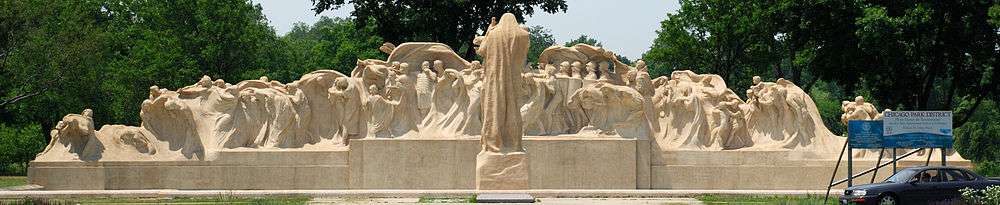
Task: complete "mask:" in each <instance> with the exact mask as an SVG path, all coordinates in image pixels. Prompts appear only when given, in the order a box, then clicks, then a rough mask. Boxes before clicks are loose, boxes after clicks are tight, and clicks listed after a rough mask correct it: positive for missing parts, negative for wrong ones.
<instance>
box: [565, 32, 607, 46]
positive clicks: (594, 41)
mask: <svg viewBox="0 0 1000 205" xmlns="http://www.w3.org/2000/svg"><path fill="white" fill-rule="evenodd" d="M581 43H582V44H587V45H592V46H597V47H601V46H604V45H601V42H598V41H597V39H593V38H591V37H589V36H587V35H580V37H577V38H576V39H573V40H571V41H568V42H566V43H565V44H563V45H564V46H566V47H570V46H574V45H576V44H581Z"/></svg>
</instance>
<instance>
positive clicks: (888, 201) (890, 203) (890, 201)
mask: <svg viewBox="0 0 1000 205" xmlns="http://www.w3.org/2000/svg"><path fill="white" fill-rule="evenodd" d="M898 203H899V200H896V197H895V196H892V195H882V196H881V197H879V198H878V204H879V205H896V204H898Z"/></svg>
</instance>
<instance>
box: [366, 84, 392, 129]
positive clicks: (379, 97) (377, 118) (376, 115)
mask: <svg viewBox="0 0 1000 205" xmlns="http://www.w3.org/2000/svg"><path fill="white" fill-rule="evenodd" d="M389 89H395V88H389ZM397 105H399V101H394V100H392V99H389V98H386V97H383V93H382V92H381V91H380V90H379V89H378V87H377V86H374V85H372V86H369V87H368V106H367V107H365V109H367V113H370V116H369V117H368V137H369V138H391V137H392V133H390V132H389V125H390V123H391V122H392V115H393V110H394V107H395V106H397Z"/></svg>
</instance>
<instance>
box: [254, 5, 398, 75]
mask: <svg viewBox="0 0 1000 205" xmlns="http://www.w3.org/2000/svg"><path fill="white" fill-rule="evenodd" d="M374 32H375V31H374V27H373V26H372V25H371V24H369V26H367V27H365V28H362V29H356V26H355V25H354V22H353V20H352V19H344V18H329V17H321V18H320V20H319V21H317V22H316V23H315V24H314V25H312V26H309V25H306V24H301V23H300V24H296V25H295V27H293V28H292V31H290V32H289V33H288V34H285V36H284V37H281V40H282V41H283V42H284V43H285V44H286V45H287V46H288V49H287V52H288V54H289V55H290V56H289V61H288V69H281V70H272V71H270V72H272V73H275V74H274V75H275V76H282V78H283V79H289V80H294V79H298V77H299V76H300V75H303V74H305V73H308V72H310V71H313V70H318V69H333V70H337V71H339V72H341V73H344V74H350V73H351V69H353V68H354V66H355V65H356V61H357V60H358V59H369V58H376V59H384V58H385V57H386V56H385V54H384V53H382V52H381V51H379V50H378V47H379V46H381V45H382V42H383V41H382V38H381V37H379V36H377V35H375V33H374ZM278 72H280V73H283V74H279V73H278ZM285 76H287V77H285Z"/></svg>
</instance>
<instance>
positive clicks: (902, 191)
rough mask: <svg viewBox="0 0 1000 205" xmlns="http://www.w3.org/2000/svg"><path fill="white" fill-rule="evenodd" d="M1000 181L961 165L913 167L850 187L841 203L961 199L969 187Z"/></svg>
mask: <svg viewBox="0 0 1000 205" xmlns="http://www.w3.org/2000/svg"><path fill="white" fill-rule="evenodd" d="M991 185H1000V181H997V180H993V179H989V178H986V177H983V176H980V175H978V174H976V173H974V172H971V171H969V170H966V169H963V168H958V167H934V166H931V167H912V168H906V169H903V170H901V171H899V172H896V174H893V175H892V176H890V177H889V178H887V179H886V180H885V181H883V182H881V183H875V184H865V185H858V186H852V187H848V188H847V190H844V195H843V196H841V197H840V203H841V204H927V203H933V202H957V201H958V200H961V197H962V194H961V193H960V191H959V190H961V189H963V188H967V187H971V188H973V189H983V188H986V187H987V186H991Z"/></svg>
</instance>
